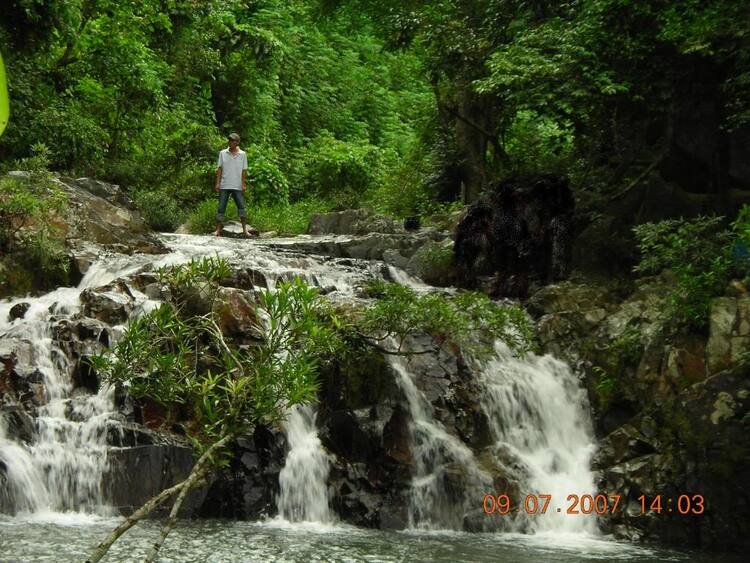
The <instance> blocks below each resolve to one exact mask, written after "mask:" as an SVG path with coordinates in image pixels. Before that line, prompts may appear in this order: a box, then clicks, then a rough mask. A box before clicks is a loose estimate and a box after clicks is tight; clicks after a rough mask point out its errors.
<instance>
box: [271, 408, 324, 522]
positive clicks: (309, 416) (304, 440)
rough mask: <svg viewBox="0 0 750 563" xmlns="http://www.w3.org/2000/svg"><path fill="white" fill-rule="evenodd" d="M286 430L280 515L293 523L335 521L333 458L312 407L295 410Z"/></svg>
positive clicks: (279, 501) (280, 484)
mask: <svg viewBox="0 0 750 563" xmlns="http://www.w3.org/2000/svg"><path fill="white" fill-rule="evenodd" d="M284 430H285V433H286V437H287V440H288V442H289V453H288V454H287V456H286V463H285V465H284V468H283V469H282V470H281V473H279V496H278V498H277V499H276V506H277V508H278V510H279V515H280V516H281V517H282V518H283V519H285V520H288V521H290V522H324V523H326V522H333V520H334V517H333V515H332V514H331V509H330V508H329V506H328V484H327V483H328V471H329V469H330V459H329V457H328V454H327V453H326V451H325V450H324V449H323V446H322V445H321V443H320V438H318V431H317V429H316V427H315V410H314V409H313V407H312V406H311V405H305V406H299V405H295V406H294V407H292V408H291V409H290V412H289V416H288V417H287V420H286V423H285V424H284Z"/></svg>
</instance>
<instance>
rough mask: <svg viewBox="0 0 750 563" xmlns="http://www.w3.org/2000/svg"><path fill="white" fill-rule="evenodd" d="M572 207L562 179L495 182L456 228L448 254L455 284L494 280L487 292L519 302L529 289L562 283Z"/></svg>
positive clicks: (537, 177) (473, 284) (541, 177)
mask: <svg viewBox="0 0 750 563" xmlns="http://www.w3.org/2000/svg"><path fill="white" fill-rule="evenodd" d="M574 207H575V203H574V199H573V194H572V192H571V190H570V186H569V184H568V179H567V178H566V177H564V176H556V175H552V174H540V175H534V176H523V177H515V178H510V179H508V180H505V181H502V182H499V183H497V184H495V185H494V186H490V188H489V189H488V190H487V191H486V192H485V195H484V196H483V197H482V198H481V199H480V200H478V201H476V202H475V203H474V204H472V205H471V207H469V209H468V211H467V213H466V216H465V217H464V218H463V220H462V221H461V222H460V223H459V224H458V227H457V229H456V239H455V243H454V247H453V248H454V254H455V261H456V269H457V274H458V280H459V283H460V284H461V285H463V286H465V287H476V286H478V285H479V278H481V277H482V276H494V277H495V279H494V284H493V286H492V287H491V288H490V293H492V294H495V295H505V296H515V297H525V296H526V295H528V292H529V287H530V286H531V285H532V284H534V283H538V284H546V283H549V282H551V281H556V280H561V279H564V278H565V277H566V275H567V273H568V264H569V262H570V252H571V225H572V219H573V210H574Z"/></svg>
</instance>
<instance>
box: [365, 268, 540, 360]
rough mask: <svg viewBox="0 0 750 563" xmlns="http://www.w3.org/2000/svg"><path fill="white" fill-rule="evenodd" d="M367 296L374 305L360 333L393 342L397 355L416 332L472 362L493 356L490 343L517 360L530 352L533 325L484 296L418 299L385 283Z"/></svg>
mask: <svg viewBox="0 0 750 563" xmlns="http://www.w3.org/2000/svg"><path fill="white" fill-rule="evenodd" d="M367 291H368V294H369V295H370V296H372V297H376V298H378V299H377V301H376V302H375V304H374V305H372V306H371V307H369V308H367V310H366V311H365V312H364V313H363V315H362V317H361V319H360V321H359V327H360V329H361V330H362V332H364V333H365V334H382V335H383V337H385V336H392V337H394V338H396V340H397V341H398V343H399V350H400V347H401V345H402V344H403V341H404V339H405V338H406V336H408V335H409V334H413V333H418V332H426V333H428V334H431V335H432V336H433V337H435V338H436V340H437V341H438V342H443V341H447V342H450V343H452V344H454V345H456V346H458V348H459V349H460V350H461V351H462V352H464V353H467V354H469V355H471V356H473V357H475V358H477V359H484V358H487V357H489V356H490V355H491V354H492V352H493V349H494V348H493V345H494V340H495V339H500V340H503V341H504V342H505V343H506V344H507V345H508V346H509V347H510V348H511V349H512V350H513V351H514V352H516V353H518V354H524V353H526V352H528V351H531V349H532V347H533V346H532V342H533V325H532V323H531V321H530V320H529V318H528V317H527V316H526V313H525V312H524V310H523V309H522V308H521V307H518V306H516V305H509V306H498V305H497V304H496V303H494V302H493V301H492V300H491V299H490V298H489V297H487V296H486V295H484V294H481V293H475V292H462V293H459V294H457V295H454V296H449V297H446V296H443V295H441V294H437V293H430V294H426V295H417V293H415V292H414V290H412V289H411V288H408V287H406V286H403V285H398V284H388V283H384V282H374V283H372V284H371V285H370V286H369V287H368V290H367Z"/></svg>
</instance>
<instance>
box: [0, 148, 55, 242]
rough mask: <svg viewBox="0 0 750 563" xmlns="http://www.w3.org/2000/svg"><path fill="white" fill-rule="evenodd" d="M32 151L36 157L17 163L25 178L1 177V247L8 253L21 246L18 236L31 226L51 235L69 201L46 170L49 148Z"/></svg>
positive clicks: (33, 149)
mask: <svg viewBox="0 0 750 563" xmlns="http://www.w3.org/2000/svg"><path fill="white" fill-rule="evenodd" d="M32 151H33V156H31V157H28V158H25V159H22V160H21V161H19V162H18V163H17V168H19V169H20V170H21V171H23V172H24V175H23V176H21V177H8V176H5V177H2V178H0V248H2V249H3V250H6V251H8V250H11V249H13V248H14V247H15V245H16V244H17V243H18V241H17V240H16V235H17V233H19V232H20V231H21V229H23V228H24V227H28V226H30V225H31V224H32V223H33V224H34V225H35V226H36V228H37V230H38V231H39V232H44V233H45V234H46V233H48V232H49V228H50V227H49V222H50V220H51V219H52V217H53V215H54V214H55V213H59V212H61V211H62V210H63V209H64V207H65V204H66V201H67V198H66V196H65V194H64V193H63V192H62V191H61V190H60V188H58V187H57V186H56V185H55V183H54V182H53V181H52V175H51V174H50V172H49V171H48V170H47V165H48V162H49V160H48V158H49V150H48V149H47V147H46V146H45V145H43V144H36V145H34V146H33V147H32ZM22 246H23V244H22Z"/></svg>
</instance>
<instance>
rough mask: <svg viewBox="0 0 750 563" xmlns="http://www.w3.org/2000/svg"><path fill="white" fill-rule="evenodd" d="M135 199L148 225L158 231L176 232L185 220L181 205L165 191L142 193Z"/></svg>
mask: <svg viewBox="0 0 750 563" xmlns="http://www.w3.org/2000/svg"><path fill="white" fill-rule="evenodd" d="M133 199H134V201H135V204H136V205H137V206H138V209H139V211H140V212H141V215H143V218H144V220H145V221H146V223H148V224H149V226H150V227H151V228H152V229H154V230H156V231H166V232H171V231H174V230H175V229H177V227H179V226H180V225H181V224H182V222H183V221H184V220H185V213H184V211H183V210H182V209H181V208H180V206H179V204H178V203H177V202H176V201H175V200H174V199H173V198H172V197H170V196H169V195H168V194H167V193H165V192H163V191H149V192H147V191H140V192H137V193H136V194H135V196H134V198H133Z"/></svg>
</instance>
